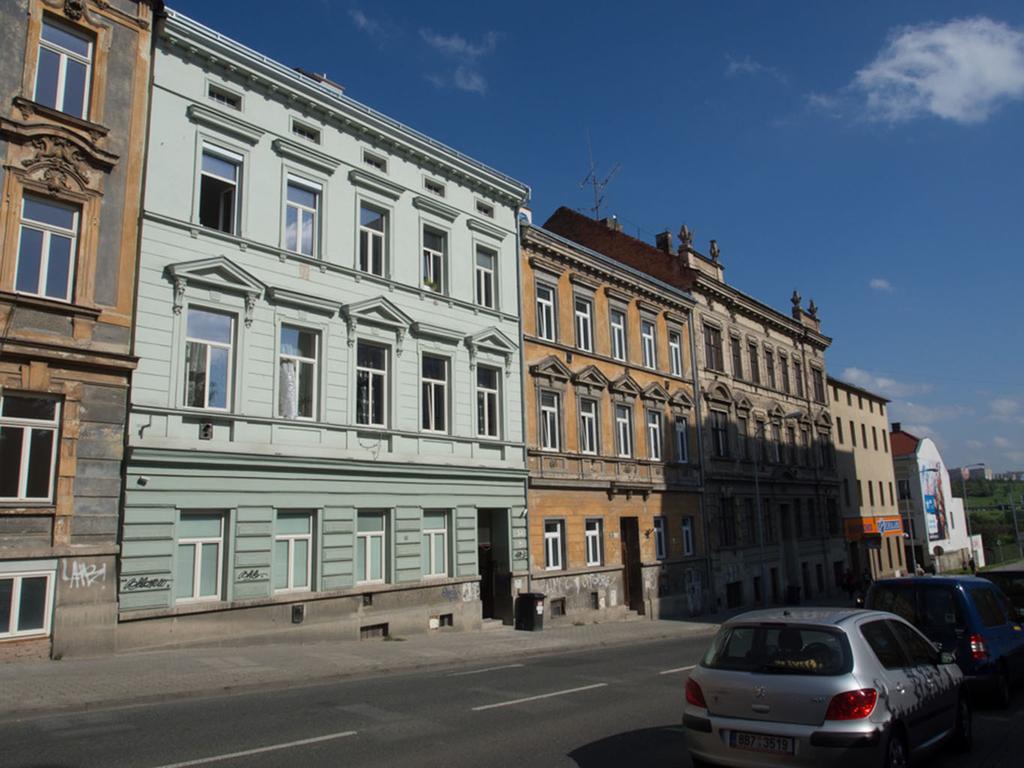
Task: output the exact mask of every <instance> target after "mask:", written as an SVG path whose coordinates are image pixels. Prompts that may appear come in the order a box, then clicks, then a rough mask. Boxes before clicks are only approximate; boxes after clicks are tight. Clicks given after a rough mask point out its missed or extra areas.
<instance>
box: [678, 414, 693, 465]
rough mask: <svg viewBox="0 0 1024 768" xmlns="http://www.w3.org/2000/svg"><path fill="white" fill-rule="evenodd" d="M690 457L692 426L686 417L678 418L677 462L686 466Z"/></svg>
mask: <svg viewBox="0 0 1024 768" xmlns="http://www.w3.org/2000/svg"><path fill="white" fill-rule="evenodd" d="M689 457H690V424H689V420H688V419H687V418H686V417H685V416H676V462H677V463H679V464H685V463H686V462H687V461H689Z"/></svg>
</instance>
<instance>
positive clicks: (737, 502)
mask: <svg viewBox="0 0 1024 768" xmlns="http://www.w3.org/2000/svg"><path fill="white" fill-rule="evenodd" d="M544 227H545V229H549V230H552V231H554V232H556V233H558V234H560V235H562V236H564V237H567V238H569V239H571V240H574V241H576V242H579V243H582V244H583V245H585V246H587V247H590V248H593V249H594V250H596V251H599V252H601V253H604V254H606V255H609V256H611V257H613V258H616V259H618V260H620V261H623V262H625V263H627V264H629V265H631V266H633V267H635V268H637V269H642V270H644V271H647V272H649V273H651V274H653V275H654V276H656V277H658V278H659V279H662V280H664V281H666V282H668V283H670V284H673V285H678V286H681V287H685V288H688V289H689V290H690V292H691V293H692V295H693V297H694V299H695V301H696V306H695V308H694V310H693V319H692V329H693V333H694V336H695V344H694V346H695V349H696V353H695V355H694V366H695V369H696V371H697V374H698V388H699V392H700V397H698V398H697V399H696V401H695V422H696V423H697V424H698V425H699V427H698V429H699V431H698V435H699V445H700V450H701V456H702V460H701V467H702V470H703V488H704V516H705V520H706V522H707V525H706V527H705V542H704V544H705V547H706V549H707V552H708V553H709V558H710V573H711V583H710V588H711V593H712V595H713V604H712V605H713V607H718V608H737V607H741V606H752V605H758V604H761V603H762V602H765V601H767V602H781V601H783V600H786V599H789V600H803V601H805V602H807V601H810V602H813V600H814V598H815V597H817V596H821V595H831V594H834V593H835V592H836V590H837V584H838V582H839V580H840V578H841V576H842V574H843V571H844V570H845V561H846V556H845V552H844V545H843V540H842V535H841V529H840V522H839V511H838V481H837V476H836V470H835V455H834V446H833V441H832V440H833V439H832V417H831V415H830V414H829V410H828V402H827V398H826V394H825V377H826V370H825V350H826V349H827V348H828V346H829V344H830V343H831V340H830V339H829V338H828V337H827V336H824V335H823V334H822V333H821V326H820V321H819V319H818V316H817V309H816V308H815V307H814V304H813V302H812V303H811V305H810V306H809V308H808V309H806V310H805V309H803V308H802V307H801V306H800V298H799V296H797V295H796V294H794V297H793V309H792V312H791V315H790V316H787V315H784V314H782V313H781V312H778V311H776V310H774V309H772V308H771V307H768V306H767V305H765V304H762V303H761V302H759V301H757V300H756V299H754V298H752V297H750V296H748V295H747V294H744V293H742V292H741V291H739V290H737V289H736V288H734V287H732V286H730V285H728V284H727V283H726V282H725V278H724V270H723V267H722V263H721V261H720V252H719V249H718V246H717V244H716V243H715V242H714V241H712V243H711V247H710V249H709V254H710V255H709V256H705V255H703V254H701V253H699V252H698V251H697V250H696V249H695V248H694V247H693V244H692V235H691V233H690V232H689V230H688V229H687V228H686V227H683V228H682V230H681V232H680V235H681V243H680V245H679V247H678V249H675V248H673V242H672V235H671V234H670V233H668V232H664V233H661V234H659V235H658V237H657V245H656V246H652V245H650V244H648V243H644V242H643V241H641V240H638V239H636V238H632V237H629V236H628V235H625V234H623V233H622V231H621V225H619V224H618V222H616V221H615V220H614V219H611V220H605V221H604V222H598V221H594V220H593V219H589V218H587V217H586V216H582V215H580V214H578V213H576V212H574V211H571V210H569V209H567V208H560V209H559V210H558V211H557V212H556V213H555V214H554V215H553V216H552V217H551V219H549V220H548V221H547V222H546V223H545V225H544ZM758 502H760V505H759V504H758ZM758 509H760V511H761V514H760V515H759V514H758Z"/></svg>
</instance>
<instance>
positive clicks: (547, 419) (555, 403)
mask: <svg viewBox="0 0 1024 768" xmlns="http://www.w3.org/2000/svg"><path fill="white" fill-rule="evenodd" d="M559 406H560V403H559V398H558V393H556V392H541V393H540V447H541V449H542V450H545V451H557V450H558V449H559V440H558V425H559V424H560V423H561V417H560V413H559V410H560V408H559Z"/></svg>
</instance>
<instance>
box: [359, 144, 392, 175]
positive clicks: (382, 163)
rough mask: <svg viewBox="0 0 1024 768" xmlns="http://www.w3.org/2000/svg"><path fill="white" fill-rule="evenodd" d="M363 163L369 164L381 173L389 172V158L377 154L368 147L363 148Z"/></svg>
mask: <svg viewBox="0 0 1024 768" xmlns="http://www.w3.org/2000/svg"><path fill="white" fill-rule="evenodd" d="M363 165H368V166H370V167H371V168H374V169H375V170H378V171H380V172H381V173H387V172H388V161H387V159H386V158H384V157H381V156H380V155H375V154H374V153H373V152H370V151H369V150H366V149H364V150H363Z"/></svg>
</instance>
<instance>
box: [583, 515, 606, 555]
mask: <svg viewBox="0 0 1024 768" xmlns="http://www.w3.org/2000/svg"><path fill="white" fill-rule="evenodd" d="M585 525H586V528H585V537H586V549H587V565H602V564H603V563H604V521H603V520H602V519H601V518H599V517H597V518H594V517H592V518H590V519H589V520H587V521H586V523H585Z"/></svg>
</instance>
